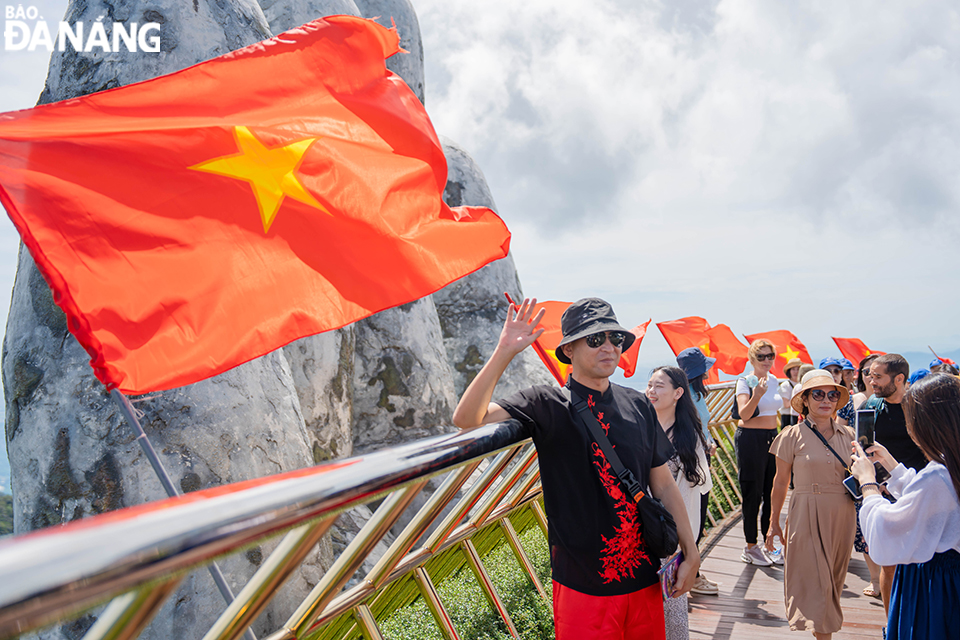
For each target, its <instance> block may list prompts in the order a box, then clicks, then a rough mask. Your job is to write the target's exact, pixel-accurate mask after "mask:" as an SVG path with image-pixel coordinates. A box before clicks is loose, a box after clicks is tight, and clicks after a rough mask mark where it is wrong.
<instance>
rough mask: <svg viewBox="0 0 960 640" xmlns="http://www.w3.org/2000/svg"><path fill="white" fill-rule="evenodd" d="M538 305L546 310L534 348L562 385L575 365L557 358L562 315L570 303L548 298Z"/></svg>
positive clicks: (561, 333)
mask: <svg viewBox="0 0 960 640" xmlns="http://www.w3.org/2000/svg"><path fill="white" fill-rule="evenodd" d="M508 299H509V298H508ZM511 302H512V301H511ZM537 305H538V307H543V308H544V309H545V310H546V311H545V313H544V314H543V318H541V319H540V325H539V326H540V328H541V329H543V330H544V331H543V333H542V334H541V335H540V337H539V338H537V339H536V340H534V341H533V350H534V351H536V352H537V355H538V356H540V360H542V361H543V364H544V365H545V366H546V367H547V370H548V371H549V372H550V373H551V375H553V377H554V378H556V380H557V382H558V383H559V384H560V386H561V387H562V386H564V385H565V384H567V378H568V377H569V376H570V369H572V368H573V367H572V366H570V365H569V364H565V363H563V362H560V361H559V360H557V355H556V351H557V345H559V344H560V341H561V340H563V331H561V329H560V317H561V316H563V312H564V311H566V310H567V307H569V306H570V303H569V302H559V301H556V300H547V301H546V302H538V303H537ZM534 315H536V314H534Z"/></svg>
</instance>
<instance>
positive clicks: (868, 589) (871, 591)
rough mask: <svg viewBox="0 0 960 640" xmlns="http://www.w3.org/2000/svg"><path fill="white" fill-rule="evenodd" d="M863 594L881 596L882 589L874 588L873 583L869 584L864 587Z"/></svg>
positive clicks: (873, 596)
mask: <svg viewBox="0 0 960 640" xmlns="http://www.w3.org/2000/svg"><path fill="white" fill-rule="evenodd" d="M863 595H865V596H869V597H871V598H879V597H880V590H879V589H874V588H873V585H872V584H868V585H867V586H866V587H864V588H863Z"/></svg>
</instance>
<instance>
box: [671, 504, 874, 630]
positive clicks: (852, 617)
mask: <svg viewBox="0 0 960 640" xmlns="http://www.w3.org/2000/svg"><path fill="white" fill-rule="evenodd" d="M708 544H712V548H711V549H710V551H709V553H708V554H707V555H706V557H704V559H703V567H702V571H703V573H704V575H706V576H707V577H708V578H710V579H711V580H714V581H717V582H720V583H721V585H720V595H719V596H700V595H693V594H691V595H690V607H691V610H690V638H691V640H705V639H707V638H710V639H712V640H726V639H728V638H730V639H736V640H739V639H741V638H744V639H749V638H774V637H783V636H784V635H786V636H787V637H790V636H792V637H796V638H808V637H811V634H809V633H801V632H798V633H796V634H793V633H791V632H790V627H789V625H788V624H787V620H786V618H785V613H784V606H783V567H778V566H772V567H758V566H755V565H750V564H744V563H743V562H742V561H741V560H740V552H741V551H742V550H743V546H744V543H743V529H742V525H741V523H740V521H739V518H738V519H737V520H736V522H734V523H732V524H731V525H730V526H728V527H725V530H723V531H719V532H717V534H716V536H715V537H714V538H713V539H712V540H710V541H708ZM869 581H870V573H869V571H868V570H867V565H866V563H865V562H864V561H863V555H862V554H859V553H856V552H854V554H853V557H852V558H851V560H850V568H849V570H848V572H847V579H846V583H845V585H844V589H843V595H842V602H843V604H842V607H843V628H842V629H841V630H840V632H839V633H835V634H834V635H833V638H834V640H854V639H856V640H860V639H861V638H880V637H881V629H882V627H883V626H884V624H885V623H886V616H885V615H884V613H883V603H882V602H881V601H880V600H879V599H878V598H870V597H867V596H865V595H863V589H864V587H866V586H867V583H868V582H869Z"/></svg>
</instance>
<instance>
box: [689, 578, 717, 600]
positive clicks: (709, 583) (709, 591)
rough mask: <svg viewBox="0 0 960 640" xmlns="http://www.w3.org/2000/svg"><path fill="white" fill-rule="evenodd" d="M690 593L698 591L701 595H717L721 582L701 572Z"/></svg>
mask: <svg viewBox="0 0 960 640" xmlns="http://www.w3.org/2000/svg"><path fill="white" fill-rule="evenodd" d="M690 593H697V594H699V595H701V596H716V595H719V594H720V583H719V582H714V581H713V580H707V576H705V575H703V574H702V573H701V574H700V575H699V576H697V579H696V581H694V583H693V588H692V589H690Z"/></svg>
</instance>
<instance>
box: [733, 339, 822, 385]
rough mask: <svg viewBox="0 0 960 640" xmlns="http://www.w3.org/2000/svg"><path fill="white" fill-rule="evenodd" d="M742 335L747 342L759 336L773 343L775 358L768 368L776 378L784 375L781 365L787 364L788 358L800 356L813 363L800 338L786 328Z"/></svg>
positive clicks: (803, 360)
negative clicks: (771, 366)
mask: <svg viewBox="0 0 960 640" xmlns="http://www.w3.org/2000/svg"><path fill="white" fill-rule="evenodd" d="M744 337H745V338H746V339H747V342H749V343H751V344H752V343H753V341H754V340H759V339H760V338H766V339H767V340H769V341H770V342H772V343H773V344H774V347H775V349H774V351H775V352H776V354H777V359H776V360H774V362H773V368H772V369H770V372H771V373H772V374H773V375H775V376H777V377H778V378H782V377H784V376H783V365H785V364H787V361H788V360H792V359H793V358H800V360H801V362H806V363H807V364H813V359H812V358H811V357H810V352H808V351H807V348H806V347H805V346H804V344H803V343H802V342H800V338H798V337H797V336H795V335H793V334H792V333H791V332H789V331H787V330H786V329H779V330H777V331H765V332H763V333H754V334H752V335H749V336H748V335H745V336H744Z"/></svg>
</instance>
